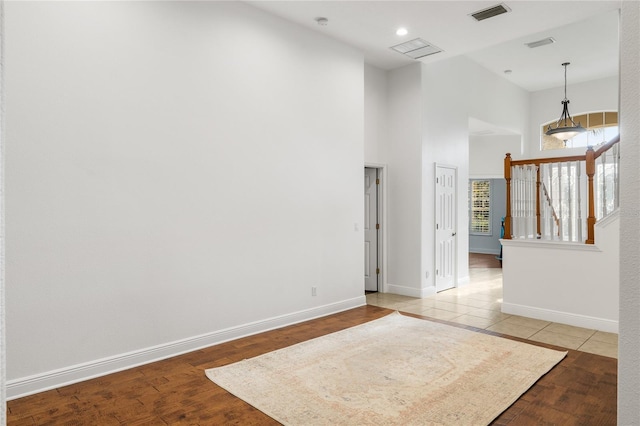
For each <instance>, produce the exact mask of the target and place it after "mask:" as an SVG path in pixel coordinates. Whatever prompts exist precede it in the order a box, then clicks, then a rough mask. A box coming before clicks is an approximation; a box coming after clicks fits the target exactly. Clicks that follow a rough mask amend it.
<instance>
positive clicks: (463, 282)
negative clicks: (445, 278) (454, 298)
mask: <svg viewBox="0 0 640 426" xmlns="http://www.w3.org/2000/svg"><path fill="white" fill-rule="evenodd" d="M469 284H471V278H469V275H467V276H466V277H461V278H458V282H457V283H456V287H464V286H467V285H469Z"/></svg>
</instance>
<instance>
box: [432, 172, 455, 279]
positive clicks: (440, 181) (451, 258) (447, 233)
mask: <svg viewBox="0 0 640 426" xmlns="http://www.w3.org/2000/svg"><path fill="white" fill-rule="evenodd" d="M435 184H436V190H435V193H436V203H435V204H436V268H435V269H436V275H435V276H436V291H442V290H447V289H450V288H453V287H454V286H455V282H456V232H457V231H456V195H457V194H456V188H457V186H456V185H457V183H456V168H455V167H447V166H438V165H436V181H435Z"/></svg>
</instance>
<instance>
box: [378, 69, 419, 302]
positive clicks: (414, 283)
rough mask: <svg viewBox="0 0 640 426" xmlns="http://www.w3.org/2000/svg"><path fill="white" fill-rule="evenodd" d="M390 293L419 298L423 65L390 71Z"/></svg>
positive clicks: (387, 149)
mask: <svg viewBox="0 0 640 426" xmlns="http://www.w3.org/2000/svg"><path fill="white" fill-rule="evenodd" d="M387 78H388V92H387V93H388V107H387V111H388V130H389V133H388V140H387V148H386V151H387V156H388V157H387V163H388V166H389V167H388V173H387V189H388V192H387V195H388V196H387V212H388V215H387V224H388V225H387V235H388V239H387V249H388V258H387V265H388V270H387V289H386V290H387V291H389V292H391V293H397V294H404V295H408V296H414V297H419V296H420V295H421V293H420V284H421V282H420V251H421V240H420V229H421V216H420V211H421V185H422V184H421V179H420V178H421V172H422V169H421V167H422V164H421V155H422V145H421V137H422V136H421V134H422V127H421V111H422V103H421V100H422V98H421V92H420V87H421V84H422V83H421V74H420V64H412V65H408V66H406V67H402V68H399V69H395V70H393V71H389V72H388V75H387Z"/></svg>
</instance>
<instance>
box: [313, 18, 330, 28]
mask: <svg viewBox="0 0 640 426" xmlns="http://www.w3.org/2000/svg"><path fill="white" fill-rule="evenodd" d="M316 22H317V23H318V25H320V26H323V27H326V26H327V24H328V23H329V20H328V19H327V18H323V17H319V18H316Z"/></svg>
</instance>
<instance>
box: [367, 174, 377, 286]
mask: <svg viewBox="0 0 640 426" xmlns="http://www.w3.org/2000/svg"><path fill="white" fill-rule="evenodd" d="M378 229H379V225H378V179H377V170H376V169H372V168H368V167H366V168H365V169H364V289H365V290H367V291H378V273H379V269H378Z"/></svg>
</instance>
